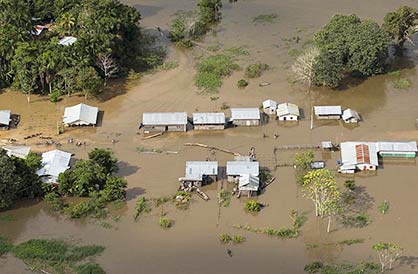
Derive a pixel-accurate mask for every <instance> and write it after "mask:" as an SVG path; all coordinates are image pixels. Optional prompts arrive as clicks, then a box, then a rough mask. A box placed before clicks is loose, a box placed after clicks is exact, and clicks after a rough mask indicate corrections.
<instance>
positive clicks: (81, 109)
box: [63, 104, 99, 125]
mask: <svg viewBox="0 0 418 274" xmlns="http://www.w3.org/2000/svg"><path fill="white" fill-rule="evenodd" d="M98 114H99V108H97V107H92V106H89V105H86V104H78V105H75V106H72V107H66V108H65V110H64V117H63V122H64V124H66V125H95V124H96V123H97V115H98Z"/></svg>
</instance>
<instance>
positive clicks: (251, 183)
mask: <svg viewBox="0 0 418 274" xmlns="http://www.w3.org/2000/svg"><path fill="white" fill-rule="evenodd" d="M238 187H239V190H240V191H258V189H259V187H260V178H258V177H257V176H254V175H251V174H243V175H241V176H240V178H239V182H238Z"/></svg>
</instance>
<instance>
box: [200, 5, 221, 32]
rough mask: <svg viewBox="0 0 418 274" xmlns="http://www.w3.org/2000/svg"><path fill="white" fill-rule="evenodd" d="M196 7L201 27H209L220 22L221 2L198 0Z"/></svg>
mask: <svg viewBox="0 0 418 274" xmlns="http://www.w3.org/2000/svg"><path fill="white" fill-rule="evenodd" d="M197 6H198V7H199V17H200V22H201V23H202V25H204V26H209V25H210V24H213V23H215V22H217V21H220V20H221V13H220V10H221V8H222V0H200V1H199V3H198V4H197Z"/></svg>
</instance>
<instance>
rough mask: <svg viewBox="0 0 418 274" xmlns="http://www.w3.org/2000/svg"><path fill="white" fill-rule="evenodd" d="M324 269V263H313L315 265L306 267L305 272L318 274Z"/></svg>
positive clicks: (311, 264)
mask: <svg viewBox="0 0 418 274" xmlns="http://www.w3.org/2000/svg"><path fill="white" fill-rule="evenodd" d="M323 267H324V264H323V263H321V262H313V263H310V264H307V265H305V268H304V270H305V272H308V273H310V274H312V273H318V272H319V271H320V270H321V269H322V268H323Z"/></svg>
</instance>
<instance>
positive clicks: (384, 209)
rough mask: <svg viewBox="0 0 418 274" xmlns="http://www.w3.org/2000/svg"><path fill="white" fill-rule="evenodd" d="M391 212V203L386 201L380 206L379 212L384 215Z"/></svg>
mask: <svg viewBox="0 0 418 274" xmlns="http://www.w3.org/2000/svg"><path fill="white" fill-rule="evenodd" d="M388 210H389V203H388V202H387V201H386V200H385V201H383V202H382V203H381V204H380V205H379V211H380V213H382V214H386V212H388Z"/></svg>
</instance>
